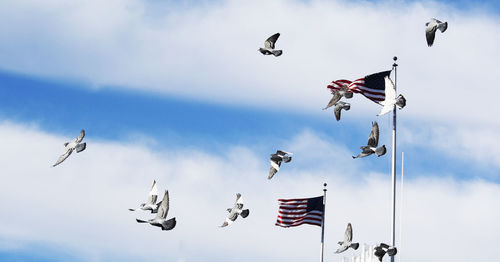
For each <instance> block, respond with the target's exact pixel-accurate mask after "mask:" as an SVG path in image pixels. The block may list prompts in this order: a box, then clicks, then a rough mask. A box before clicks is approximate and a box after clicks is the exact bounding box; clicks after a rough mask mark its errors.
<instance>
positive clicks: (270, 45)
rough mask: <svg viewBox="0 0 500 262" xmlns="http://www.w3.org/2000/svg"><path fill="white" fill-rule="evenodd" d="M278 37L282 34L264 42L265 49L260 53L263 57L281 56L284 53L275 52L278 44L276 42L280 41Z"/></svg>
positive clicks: (261, 49)
mask: <svg viewBox="0 0 500 262" xmlns="http://www.w3.org/2000/svg"><path fill="white" fill-rule="evenodd" d="M278 37H280V33H276V34H274V35H272V36H270V37H269V38H268V39H267V40H266V41H265V42H264V48H262V47H261V48H259V51H260V52H261V53H262V54H263V55H274V56H280V55H281V54H282V53H283V50H275V49H274V46H275V44H276V41H277V40H278Z"/></svg>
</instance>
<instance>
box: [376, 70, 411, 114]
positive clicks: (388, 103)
mask: <svg viewBox="0 0 500 262" xmlns="http://www.w3.org/2000/svg"><path fill="white" fill-rule="evenodd" d="M384 79H385V100H384V101H382V102H380V104H381V105H382V106H383V107H382V110H380V113H379V114H378V115H377V116H381V115H385V114H387V113H389V112H391V111H392V109H394V106H395V105H396V106H397V107H398V108H399V109H401V108H403V107H405V106H406V99H405V97H404V96H403V95H399V96H398V97H396V87H395V86H394V83H393V82H392V80H391V79H390V78H389V77H387V76H386V77H385V78H384Z"/></svg>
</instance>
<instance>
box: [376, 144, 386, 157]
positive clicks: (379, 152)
mask: <svg viewBox="0 0 500 262" xmlns="http://www.w3.org/2000/svg"><path fill="white" fill-rule="evenodd" d="M386 152H387V149H386V148H385V145H383V146H381V147H379V148H377V149H375V154H377V156H383V155H385V153H386Z"/></svg>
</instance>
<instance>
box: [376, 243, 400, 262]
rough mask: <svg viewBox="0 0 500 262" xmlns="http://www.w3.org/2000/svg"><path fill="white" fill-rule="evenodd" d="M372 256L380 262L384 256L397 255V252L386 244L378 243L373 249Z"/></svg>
mask: <svg viewBox="0 0 500 262" xmlns="http://www.w3.org/2000/svg"><path fill="white" fill-rule="evenodd" d="M374 250H375V251H374V255H375V256H376V257H377V258H378V261H382V258H383V257H384V255H385V254H386V253H387V255H389V256H390V257H392V256H394V255H396V254H397V253H398V250H397V249H396V247H391V246H389V245H387V244H384V243H380V245H377V246H376V247H375V248H374Z"/></svg>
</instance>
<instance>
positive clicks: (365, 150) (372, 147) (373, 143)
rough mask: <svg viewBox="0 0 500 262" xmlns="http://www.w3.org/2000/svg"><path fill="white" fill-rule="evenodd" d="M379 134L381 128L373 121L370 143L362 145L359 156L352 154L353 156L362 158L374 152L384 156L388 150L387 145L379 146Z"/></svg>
mask: <svg viewBox="0 0 500 262" xmlns="http://www.w3.org/2000/svg"><path fill="white" fill-rule="evenodd" d="M378 136H379V129H378V124H377V122H372V131H371V132H370V136H369V137H368V145H366V146H362V147H360V148H361V150H362V151H361V153H359V155H357V156H352V158H361V157H365V156H369V155H371V154H373V153H375V154H377V156H383V155H384V154H385V152H386V151H387V150H386V148H385V145H382V146H381V147H378V148H377V145H378Z"/></svg>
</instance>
